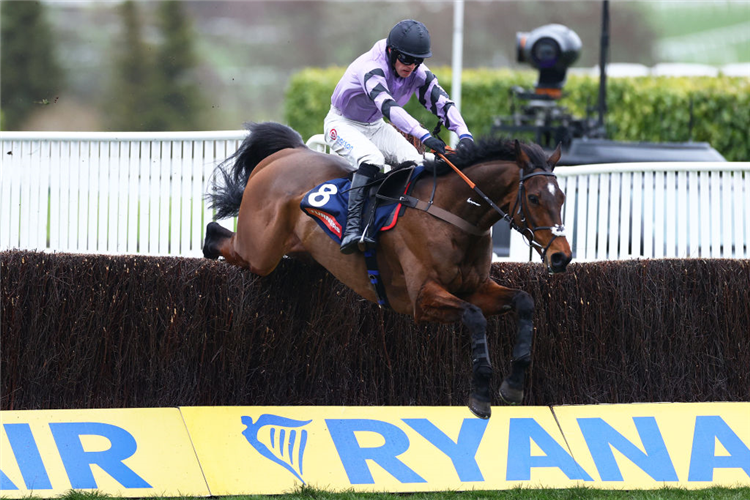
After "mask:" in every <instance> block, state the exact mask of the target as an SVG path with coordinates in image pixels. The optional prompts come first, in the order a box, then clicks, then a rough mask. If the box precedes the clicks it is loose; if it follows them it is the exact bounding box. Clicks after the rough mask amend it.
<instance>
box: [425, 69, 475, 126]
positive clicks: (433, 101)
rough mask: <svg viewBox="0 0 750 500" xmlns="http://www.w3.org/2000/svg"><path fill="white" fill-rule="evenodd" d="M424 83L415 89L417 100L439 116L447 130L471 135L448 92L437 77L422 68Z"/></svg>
mask: <svg viewBox="0 0 750 500" xmlns="http://www.w3.org/2000/svg"><path fill="white" fill-rule="evenodd" d="M424 72H425V78H424V83H423V84H422V85H420V86H419V88H418V89H417V98H418V99H419V102H420V103H421V104H422V106H424V107H425V108H426V109H427V110H428V111H429V112H430V113H432V114H434V115H435V116H437V117H439V118H441V119H442V120H443V123H445V126H446V128H447V129H448V130H452V131H453V132H455V133H456V134H457V135H458V136H459V137H466V136H469V137H471V133H470V132H469V128H468V127H467V126H466V123H465V122H464V119H463V117H462V116H461V113H460V112H459V111H458V109H457V108H456V105H455V103H454V102H453V101H452V100H451V98H450V96H449V95H448V93H447V92H446V91H445V90H443V87H441V86H440V84H439V83H438V79H437V77H436V76H435V75H434V74H432V72H431V71H430V70H428V69H426V68H425V69H424Z"/></svg>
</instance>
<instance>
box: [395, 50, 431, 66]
mask: <svg viewBox="0 0 750 500" xmlns="http://www.w3.org/2000/svg"><path fill="white" fill-rule="evenodd" d="M396 59H398V60H399V62H400V63H401V64H405V65H407V66H410V65H412V64H416V65H417V66H419V65H420V64H422V62H423V61H424V58H423V57H412V56H409V55H406V54H402V53H401V52H397V53H396Z"/></svg>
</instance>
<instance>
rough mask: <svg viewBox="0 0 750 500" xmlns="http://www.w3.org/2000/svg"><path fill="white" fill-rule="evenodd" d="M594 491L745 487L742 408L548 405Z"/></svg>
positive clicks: (748, 455) (748, 451)
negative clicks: (599, 489)
mask: <svg viewBox="0 0 750 500" xmlns="http://www.w3.org/2000/svg"><path fill="white" fill-rule="evenodd" d="M553 411H554V413H555V416H556V417H557V419H558V421H559V422H560V427H561V428H562V431H563V433H564V434H565V439H566V440H567V442H568V444H569V445H570V449H571V451H572V455H573V457H574V458H575V460H576V461H577V462H578V463H579V464H581V466H582V467H583V468H584V469H585V470H586V471H587V472H588V474H589V475H590V476H591V478H592V480H591V481H588V482H587V483H586V484H587V485H588V486H592V487H594V488H617V489H635V488H642V489H654V488H660V487H662V486H665V485H666V486H678V487H681V488H706V487H709V486H730V487H731V486H739V485H742V486H750V403H655V404H631V405H595V406H555V407H553Z"/></svg>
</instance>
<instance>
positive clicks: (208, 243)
mask: <svg viewBox="0 0 750 500" xmlns="http://www.w3.org/2000/svg"><path fill="white" fill-rule="evenodd" d="M222 229H224V228H223V227H221V225H220V224H219V223H217V222H209V223H208V226H206V239H205V240H204V241H203V256H204V257H205V258H207V259H212V260H216V259H218V258H219V257H220V256H221V254H220V253H219V250H218V249H217V248H216V247H217V245H216V240H217V233H219V232H220V230H222Z"/></svg>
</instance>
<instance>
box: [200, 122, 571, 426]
mask: <svg viewBox="0 0 750 500" xmlns="http://www.w3.org/2000/svg"><path fill="white" fill-rule="evenodd" d="M246 128H248V130H249V134H248V136H247V137H246V138H245V139H244V141H243V143H242V144H241V145H240V147H239V149H238V150H237V151H236V152H235V153H234V154H233V155H231V156H230V157H229V158H227V159H226V160H224V162H222V163H221V164H219V165H218V166H217V167H216V170H215V172H214V176H213V182H212V189H211V190H209V193H207V195H206V196H207V199H208V201H209V205H210V206H212V207H213V208H214V209H215V210H216V219H221V218H225V217H230V216H237V217H238V220H237V229H236V232H232V231H230V230H228V229H226V228H224V227H223V226H221V225H220V224H218V223H216V222H210V223H209V224H208V226H207V228H206V235H205V240H204V247H203V253H204V256H205V257H206V258H209V259H217V258H219V257H223V258H224V259H225V261H226V262H227V263H230V264H233V265H237V266H241V267H243V268H247V269H249V270H250V271H251V272H253V273H255V274H257V275H260V276H266V275H268V274H269V273H271V272H272V271H273V270H274V268H276V266H277V265H278V264H279V262H280V261H281V259H282V258H283V257H284V256H290V257H295V256H296V257H302V256H305V257H306V258H310V257H312V259H314V260H315V261H317V262H318V263H319V264H321V265H322V266H323V267H325V268H326V269H327V270H328V271H329V272H330V273H331V274H333V275H334V276H335V277H336V278H337V279H338V280H339V281H341V282H342V283H343V284H345V285H346V286H348V287H349V288H351V289H352V290H354V291H355V292H356V293H357V294H359V295H360V296H362V297H363V298H365V299H367V300H369V301H372V302H377V301H378V294H377V292H376V290H375V289H374V287H373V286H372V283H371V280H370V277H368V272H367V266H366V262H365V257H364V256H363V254H362V253H360V252H355V253H352V254H348V255H345V254H342V253H341V252H340V251H339V242H338V241H334V240H333V239H332V238H331V237H329V236H328V235H327V234H325V233H324V231H323V230H322V229H321V228H320V227H319V226H318V224H317V223H316V222H315V221H314V220H313V219H312V218H311V217H309V216H308V215H306V214H305V213H304V212H303V211H302V210H301V209H300V203H301V201H302V199H303V197H305V195H306V193H308V192H309V191H310V190H312V189H314V188H315V187H316V186H318V185H319V184H321V183H323V182H326V181H328V180H331V179H338V178H343V177H346V176H347V175H350V174H351V167H350V165H349V163H348V162H347V161H346V160H345V159H344V158H342V157H340V156H338V155H333V154H327V153H321V152H316V151H313V150H311V149H309V148H308V147H307V146H306V145H305V143H304V142H303V140H302V138H301V136H300V135H299V133H297V132H296V131H295V130H293V129H292V128H290V127H287V126H286V125H282V124H278V123H273V122H266V123H249V124H246ZM560 154H561V153H560V146H559V145H558V147H557V149H556V150H555V151H554V152H553V153H552V154H551V156H549V157H547V155H546V153H545V152H544V150H543V149H542V148H541V147H540V146H538V145H536V144H533V143H531V144H526V143H521V142H519V141H517V140H515V141H511V140H507V139H499V138H492V137H490V138H483V139H480V140H479V141H477V143H476V144H475V145H474V146H473V147H467V148H460V149H459V150H457V151H453V152H448V153H446V155H445V156H444V157H443V158H438V159H435V160H426V161H425V167H426V169H427V170H429V171H431V172H433V175H424V176H422V178H421V179H418V180H417V181H415V183H414V186H413V191H412V194H413V196H414V197H415V198H418V199H420V200H422V201H424V200H425V199H428V198H429V200H430V202H429V203H424V204H423V205H429V206H430V207H434V208H437V209H442V211H440V210H438V211H439V212H441V213H443V214H444V213H445V212H448V213H449V214H451V215H452V216H451V217H445V218H439V217H437V216H435V215H433V213H434V212H433V210H427V211H425V210H424V209H423V210H418V209H411V208H408V209H406V210H405V211H404V213H403V215H402V216H401V217H400V219H399V220H398V223H397V224H396V226H395V227H394V228H392V229H390V230H388V231H385V232H381V233H380V235H379V239H378V243H377V245H378V246H377V263H378V266H379V272H380V277H381V279H382V283H383V286H384V289H385V293H386V296H387V299H388V305H389V307H390V308H391V309H393V310H394V311H396V312H398V313H402V314H407V315H411V316H413V319H414V320H415V322H417V323H420V322H438V323H458V322H461V323H462V324H463V325H465V327H466V329H467V330H468V332H470V334H471V357H472V384H471V394H470V396H469V399H468V407H469V409H470V410H471V412H472V413H474V414H475V415H476V416H477V417H480V418H485V419H486V418H489V417H490V415H491V394H492V391H491V390H490V382H491V376H492V373H493V369H492V365H491V363H490V357H489V350H488V347H487V332H486V330H487V319H486V318H487V317H488V316H493V315H498V314H504V313H508V312H511V311H512V312H514V313H515V314H516V315H517V333H516V339H515V342H514V346H513V352H512V356H513V357H512V359H511V363H510V365H511V372H510V375H508V376H507V377H506V378H505V379H504V380H503V382H502V384H501V387H500V390H499V396H500V398H501V399H502V400H503V401H504V402H505V403H508V404H520V403H522V401H523V395H524V380H525V375H526V370H527V368H528V366H529V364H530V362H531V346H532V335H533V327H532V315H533V313H534V301H533V299H532V298H531V296H530V295H529V294H528V293H527V292H525V291H523V290H517V289H512V288H507V287H504V286H501V285H499V284H498V283H496V282H495V281H494V280H492V279H491V278H490V270H491V265H492V239H491V233H490V228H492V226H493V225H494V224H495V223H496V222H498V221H499V220H500V219H501V218H503V217H504V218H506V219H507V220H508V221H509V223H510V224H511V226H513V227H514V228H515V229H517V230H519V231H521V232H522V234H523V235H524V236H525V238H526V239H527V240H528V242H529V243H530V244H531V245H532V246H533V247H534V248H535V249H536V250H537V252H538V253H539V255H540V256H541V258H542V261H543V262H544V264H545V265H546V266H547V269H548V271H549V272H550V273H559V272H564V271H565V269H566V266H567V265H568V263H569V262H570V261H571V258H572V255H571V250H570V246H569V244H568V241H567V239H566V237H565V234H564V227H563V225H562V221H561V215H560V214H561V207H562V205H563V203H564V201H565V195H564V193H563V191H562V190H561V189H560V187H559V186H558V184H557V180H556V177H555V174H554V173H553V169H554V166H555V164H556V163H557V162H558V161H559V159H560ZM447 163H450V164H451V165H452V166H453V168H455V169H456V171H457V172H458V174H455V173H453V171H452V170H451V169H450V168H448V167H446V164H447ZM472 183H473V184H474V186H473V189H472V185H471V184H472ZM480 187H481V190H480ZM477 193H480V195H477ZM445 219H451V220H452V221H453V222H449V221H446V220H445ZM458 219H460V220H462V221H463V222H462V223H458V224H457V223H456V222H455V221H456V220H458Z"/></svg>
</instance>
